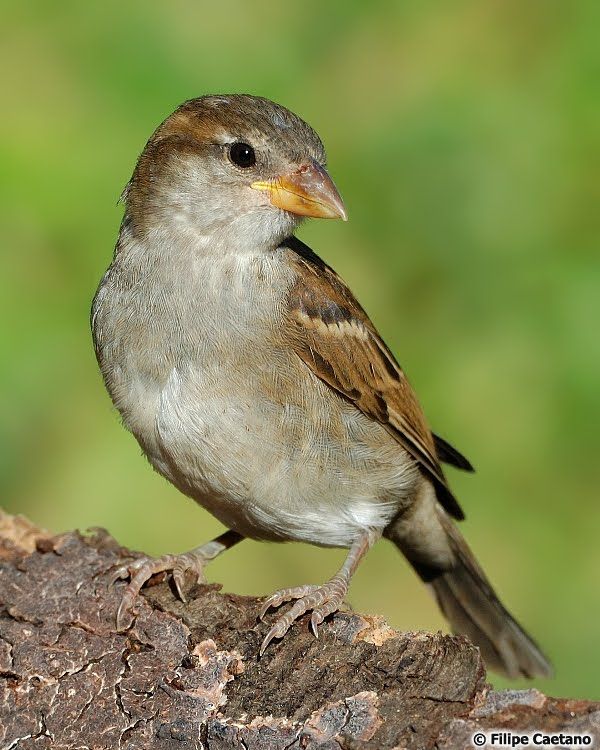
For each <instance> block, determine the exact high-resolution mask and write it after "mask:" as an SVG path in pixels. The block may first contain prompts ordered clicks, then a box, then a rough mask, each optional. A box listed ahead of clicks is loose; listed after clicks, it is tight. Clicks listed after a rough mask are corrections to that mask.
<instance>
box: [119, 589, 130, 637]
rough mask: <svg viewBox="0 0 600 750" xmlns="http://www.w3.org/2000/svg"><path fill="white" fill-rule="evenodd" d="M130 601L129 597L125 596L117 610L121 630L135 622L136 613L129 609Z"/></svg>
mask: <svg viewBox="0 0 600 750" xmlns="http://www.w3.org/2000/svg"><path fill="white" fill-rule="evenodd" d="M130 603H131V602H130V601H129V598H128V597H126V596H124V597H123V598H122V599H121V603H120V604H119V609H118V610H117V630H118V631H119V632H121V631H123V630H127V629H128V628H129V627H130V626H131V624H132V623H133V620H134V614H133V612H130V611H129V605H130Z"/></svg>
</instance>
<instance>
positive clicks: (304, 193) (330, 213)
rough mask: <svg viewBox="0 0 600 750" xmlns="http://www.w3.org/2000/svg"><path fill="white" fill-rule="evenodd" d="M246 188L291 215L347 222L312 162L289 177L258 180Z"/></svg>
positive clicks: (335, 193)
mask: <svg viewBox="0 0 600 750" xmlns="http://www.w3.org/2000/svg"><path fill="white" fill-rule="evenodd" d="M250 187H252V188H254V190H266V191H267V192H268V193H269V199H270V201H271V203H272V204H273V205H274V206H277V208H282V209H283V210H284V211H289V212H290V213H292V214H298V215H299V216H313V217H315V218H317V219H343V220H344V221H346V219H347V218H348V217H347V214H346V208H345V206H344V202H343V200H342V198H341V196H340V194H339V193H338V191H337V188H336V186H335V185H334V184H333V180H332V179H331V177H330V176H329V175H328V174H327V172H326V171H325V170H324V169H323V167H322V166H321V165H320V164H318V163H317V162H316V161H314V160H313V159H311V161H310V162H309V163H308V164H303V165H302V166H301V167H300V168H299V169H297V170H296V171H295V172H292V173H291V174H289V175H284V176H282V177H275V178H273V179H272V180H263V181H260V180H259V181H258V182H253V183H252V185H251V186H250Z"/></svg>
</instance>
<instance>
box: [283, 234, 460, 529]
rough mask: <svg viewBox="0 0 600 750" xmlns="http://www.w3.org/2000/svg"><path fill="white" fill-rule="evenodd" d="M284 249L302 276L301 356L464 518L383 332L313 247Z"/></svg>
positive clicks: (293, 308) (298, 310)
mask: <svg viewBox="0 0 600 750" xmlns="http://www.w3.org/2000/svg"><path fill="white" fill-rule="evenodd" d="M284 246H285V247H287V248H289V249H290V250H291V251H292V253H293V255H292V260H293V262H294V264H295V266H296V271H297V282H296V284H295V285H294V286H293V288H292V289H291V291H290V294H289V300H288V303H289V308H288V324H289V328H290V333H291V340H292V345H293V347H294V350H295V352H296V354H297V355H298V356H299V357H300V359H302V361H303V362H304V363H305V364H306V365H307V366H308V367H309V368H310V369H311V370H312V372H313V373H314V374H315V375H316V376H317V377H318V378H319V379H320V380H322V381H323V382H325V383H327V385H329V386H330V387H331V388H333V389H334V390H335V391H337V392H338V393H339V394H340V395H341V396H343V397H345V398H346V399H348V400H349V401H351V402H352V403H353V404H355V405H356V407H357V408H358V409H360V411H362V412H363V414H365V415H366V416H368V417H370V418H371V419H374V420H376V421H377V422H379V423H380V424H382V425H383V426H384V427H385V428H386V429H387V430H388V432H389V433H390V434H391V435H392V436H393V437H394V438H395V439H396V440H397V441H398V442H399V443H400V444H401V445H402V446H403V448H405V450H407V451H408V452H409V453H410V454H411V456H412V457H413V458H414V459H415V460H416V461H418V462H419V464H420V465H421V467H422V469H423V470H424V471H425V473H426V474H428V475H429V476H430V478H431V479H432V480H433V482H434V484H435V487H436V493H437V497H438V500H439V501H440V503H441V504H442V505H443V506H444V508H445V509H446V510H447V511H448V512H449V513H450V514H451V515H452V516H454V518H457V519H462V518H464V513H463V512H462V509H461V508H460V506H459V504H458V502H457V501H456V499H455V498H454V496H453V494H452V492H451V491H450V489H449V487H448V485H447V483H446V479H445V477H444V473H443V471H442V468H441V466H440V464H439V460H438V457H437V453H436V444H435V441H434V437H433V435H432V433H431V431H430V429H429V427H428V425H427V422H426V420H425V417H424V415H423V412H422V410H421V407H420V405H419V402H418V401H417V398H416V396H415V394H414V392H413V390H412V388H411V386H410V383H409V382H408V380H407V378H406V376H405V374H404V372H403V371H402V369H401V367H400V365H399V364H398V363H397V362H396V360H395V358H394V355H393V354H392V353H391V352H390V350H389V349H388V348H387V346H386V345H385V343H384V342H383V340H382V339H381V337H380V336H379V334H378V333H377V330H376V329H375V326H374V325H373V324H372V323H371V321H370V320H369V318H368V316H367V314H366V313H365V311H364V310H363V309H362V307H361V306H360V304H359V303H358V302H357V300H356V298H355V297H354V295H353V294H352V292H351V291H350V289H348V287H347V286H346V284H345V283H344V282H343V281H342V280H341V279H340V277H339V276H338V275H337V274H336V273H335V271H334V270H333V269H332V268H330V267H329V266H328V265H327V264H326V263H325V262H324V261H323V260H321V258H319V257H318V256H317V255H316V254H315V253H313V251H312V250H311V249H310V248H309V247H308V246H307V245H305V244H304V243H302V242H300V240H298V239H296V238H295V237H292V238H290V239H288V240H286V242H285V243H284ZM459 455H460V454H459Z"/></svg>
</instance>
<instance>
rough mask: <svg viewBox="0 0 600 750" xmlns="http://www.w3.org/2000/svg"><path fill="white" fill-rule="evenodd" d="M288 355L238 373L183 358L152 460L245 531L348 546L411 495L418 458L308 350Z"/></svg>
mask: <svg viewBox="0 0 600 750" xmlns="http://www.w3.org/2000/svg"><path fill="white" fill-rule="evenodd" d="M279 364H280V365H281V366H280V367H275V368H273V367H272V366H269V367H265V368H261V367H260V366H259V367H257V369H256V370H254V371H253V375H252V377H250V378H248V368H247V367H245V368H244V373H245V377H244V378H243V379H241V378H240V380H239V382H236V379H235V376H234V378H233V382H232V376H231V374H232V372H234V373H235V371H236V370H235V368H232V367H231V363H229V364H228V365H227V367H226V371H227V373H228V377H227V378H225V377H224V373H222V372H219V368H218V367H214V368H206V367H205V368H203V369H202V370H200V369H197V368H192V369H190V370H188V371H185V372H180V371H178V370H175V369H174V370H173V371H172V373H171V375H170V376H169V378H168V381H167V383H166V385H165V387H164V388H163V390H162V393H161V396H160V399H159V405H158V410H157V417H156V435H157V447H158V448H159V449H158V450H157V451H154V452H153V455H152V454H149V457H150V460H151V461H152V463H153V464H154V465H155V467H156V468H157V469H158V470H159V471H160V472H161V473H162V474H164V475H165V476H166V477H167V478H168V479H170V481H172V482H173V483H174V484H175V485H176V486H177V487H178V488H179V489H181V490H182V491H183V492H185V493H186V494H187V495H190V496H191V497H193V498H194V499H195V500H196V501H197V502H199V503H200V504H201V505H202V506H203V507H205V508H206V509H207V510H208V511H210V512H211V513H212V514H213V515H215V516H216V517H217V518H218V519H219V520H220V521H221V522H222V523H224V524H225V525H227V526H228V527H229V528H233V529H235V530H236V531H238V532H239V533H241V534H243V535H244V536H248V537H252V538H257V539H267V540H279V541H283V540H299V541H306V542H311V543H313V544H318V545H322V546H339V547H348V546H350V545H351V544H352V542H353V541H354V539H355V538H356V537H357V536H358V535H359V533H360V532H361V531H362V530H364V529H365V528H377V529H383V528H385V527H386V526H387V525H388V524H389V522H390V521H391V520H392V518H393V517H394V516H395V515H396V514H397V512H398V511H399V509H400V508H401V507H402V505H403V504H404V503H406V502H407V501H408V499H409V498H410V497H411V496H412V495H413V493H414V491H415V488H416V485H417V482H418V476H419V474H418V469H417V468H416V466H415V464H414V462H413V460H412V459H411V458H410V456H408V454H407V453H406V452H405V451H404V449H402V448H401V446H399V445H398V444H397V443H396V442H395V441H394V440H393V439H392V438H391V437H390V436H389V434H388V433H387V432H386V431H385V430H384V428H383V427H381V425H379V424H377V423H375V422H373V421H372V420H370V419H368V418H367V417H365V416H364V415H363V414H362V413H361V412H359V411H358V410H357V409H356V408H355V407H354V406H352V405H351V404H349V403H347V402H345V401H344V400H343V399H341V398H339V397H338V396H337V394H335V393H334V392H333V391H331V390H330V389H329V387H328V386H326V385H324V384H323V383H321V381H319V380H318V379H317V378H315V377H314V376H313V375H312V373H310V372H309V371H308V369H307V368H305V366H304V364H303V363H301V362H300V360H296V358H293V359H292V358H290V360H289V361H286V362H285V363H279ZM294 368H298V370H297V371H296V372H295V371H294ZM281 373H286V379H287V378H291V380H292V381H293V385H292V383H290V384H288V383H286V382H281V380H282V378H283V376H282V375H281ZM282 393H285V394H287V398H286V399H283V398H281V396H280V394H282Z"/></svg>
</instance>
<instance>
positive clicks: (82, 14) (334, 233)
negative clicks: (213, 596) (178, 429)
mask: <svg viewBox="0 0 600 750" xmlns="http://www.w3.org/2000/svg"><path fill="white" fill-rule="evenodd" d="M599 29H600V5H599V4H598V3H595V2H585V1H583V0H582V1H580V2H577V3H564V2H558V0H544V1H543V2H542V1H541V0H532V2H528V3H523V2H519V0H493V1H491V2H485V3H480V2H476V1H475V0H472V1H471V0H469V1H464V2H461V1H460V0H458V1H454V0H453V1H452V2H448V3H423V2H416V0H412V1H410V0H407V1H406V2H395V3H393V2H374V3H361V2H358V0H346V2H343V3H342V2H341V0H338V1H337V2H331V3H322V2H317V1H316V0H307V1H306V2H303V3H298V4H293V3H279V4H277V3H272V2H267V1H266V0H263V1H262V2H254V3H243V2H241V0H239V1H237V2H236V1H234V0H222V2H220V3H218V4H217V5H213V4H208V3H197V2H191V1H188V2H184V0H174V1H173V2H170V3H149V2H143V1H142V0H133V1H132V2H128V3H117V2H116V1H115V0H106V1H105V2H103V3H80V2H75V1H74V0H73V1H68V0H62V1H61V2H56V3H45V2H43V1H42V0H39V2H28V1H25V2H21V3H5V4H4V6H3V31H4V33H3V42H2V46H1V48H0V63H1V67H2V70H3V83H2V87H3V97H2V98H3V105H4V112H3V117H2V118H1V119H0V150H1V163H2V173H1V177H0V191H1V196H0V197H1V200H0V212H1V214H2V217H1V218H2V234H3V241H2V270H1V272H0V314H1V319H2V340H1V348H0V362H1V371H0V394H1V399H2V404H1V415H2V418H1V424H0V489H1V495H0V498H1V501H2V503H3V504H4V505H5V506H7V507H8V509H9V510H11V511H13V512H17V511H18V512H22V513H25V514H27V515H28V516H29V517H30V518H32V519H33V520H34V521H36V522H37V523H39V524H42V525H45V526H47V527H49V528H51V529H54V530H57V531H58V530H61V529H66V528H71V527H74V526H79V527H82V528H83V527H88V526H94V525H102V526H106V527H108V528H109V529H110V530H111V532H112V533H113V534H114V535H115V536H116V537H117V538H118V539H119V540H120V541H121V542H123V543H124V544H128V545H131V546H133V547H135V548H139V549H144V550H146V551H148V552H151V553H160V552H166V551H179V550H184V549H187V548H190V547H192V546H195V545H196V544H198V543H199V542H201V541H204V540H206V539H208V538H210V537H212V536H213V535H214V534H216V533H217V532H218V530H219V524H218V523H217V522H216V521H215V520H214V519H212V518H211V517H210V516H209V515H208V514H207V513H205V512H204V511H203V510H201V509H199V508H198V507H196V506H195V505H194V504H193V503H192V502H191V501H189V500H188V499H186V498H183V497H181V496H180V495H179V494H178V493H177V492H176V491H175V490H174V489H173V488H171V487H170V486H169V485H168V484H167V483H166V482H165V481H164V480H162V479H161V478H160V477H158V475H156V474H154V473H153V472H152V471H151V470H150V468H149V467H148V465H147V463H146V462H145V461H144V460H143V459H142V458H141V457H140V451H139V448H138V447H137V445H136V443H135V441H134V440H133V438H132V437H131V436H129V435H128V434H127V433H126V432H125V431H124V430H123V429H122V428H121V427H120V426H119V423H118V419H117V416H116V414H115V413H114V411H113V410H112V408H111V405H110V403H109V399H108V397H107V396H106V394H105V392H104V389H103V386H102V383H101V380H100V376H99V374H98V372H97V368H96V363H95V360H94V355H93V352H92V346H91V341H90V334H89V328H88V311H89V305H90V300H91V298H92V296H93V293H94V291H95V287H96V285H97V282H98V280H99V278H100V276H101V274H102V272H103V270H104V268H105V267H106V266H107V264H108V262H109V259H110V256H111V252H112V246H113V243H114V241H115V237H116V234H117V230H118V226H119V220H120V216H121V208H118V207H116V205H115V204H116V200H117V198H118V196H119V193H120V191H121V189H122V187H123V186H124V185H125V183H126V182H127V180H128V178H129V176H130V173H131V171H132V168H133V165H134V162H135V158H136V155H137V153H139V151H140V149H141V148H142V147H143V144H144V143H145V140H146V139H147V137H148V136H149V135H150V133H151V132H152V130H153V129H154V127H155V126H156V125H157V124H158V123H159V122H160V121H161V120H162V119H163V118H164V117H165V116H166V115H167V114H169V113H170V112H171V111H172V110H173V109H174V108H175V107H176V106H177V104H178V103H179V102H181V101H183V100H184V99H187V98H190V97H192V96H197V95H200V94H202V93H208V92H211V93H221V92H232V91H233V92H240V91H243V92H250V93H255V94H261V95H264V96H268V97H270V98H272V99H275V100H277V101H279V102H281V103H282V104H285V105H286V106H288V107H290V108H291V109H293V110H294V111H296V112H298V113H299V114H301V115H302V116H303V117H304V118H305V119H307V120H308V121H309V122H310V123H311V124H312V125H313V126H314V127H315V128H316V129H317V130H318V132H319V133H320V134H321V136H322V137H323V140H324V141H325V143H326V145H327V147H328V152H329V164H330V169H331V172H332V174H333V176H334V178H335V180H336V182H337V184H338V186H339V187H340V189H341V192H342V194H343V195H344V196H345V199H346V202H347V206H348V208H349V213H350V222H349V223H348V224H343V223H341V222H337V223H333V222H332V223H328V222H313V223H312V224H310V225H307V226H306V227H305V228H304V229H303V230H302V232H301V236H302V237H303V239H304V240H305V241H307V242H309V243H310V244H311V245H312V246H313V247H314V248H315V250H316V251H317V252H319V253H320V254H321V255H323V256H324V257H325V258H326V260H327V261H329V262H330V263H332V264H333V265H334V266H335V267H336V268H337V270H338V271H339V272H340V273H341V274H342V275H343V276H344V277H345V278H346V279H347V281H348V282H349V283H350V284H351V286H352V287H353V288H354V289H355V291H356V292H357V293H358V295H359V298H360V299H361V301H362V302H363V304H364V305H365V306H366V307H367V309H368V310H369V311H370V313H371V315H372V317H373V319H374V321H375V322H376V324H377V325H378V326H379V327H380V329H381V331H382V333H383V335H384V336H385V338H386V339H387V341H388V343H389V344H390V346H391V347H392V349H393V350H394V351H395V352H396V353H397V354H398V356H399V359H400V361H401V363H402V364H403V366H404V367H405V368H406V369H407V371H408V372H409V375H410V377H411V380H412V382H413V383H414V385H415V386H416V388H417V391H418V393H419V394H420V397H421V400H422V403H423V404H424V406H425V409H426V412H427V414H428V416H429V419H430V421H431V423H432V425H433V426H434V427H435V428H436V429H437V430H438V431H439V432H441V433H442V434H443V435H445V436H446V437H447V438H448V439H450V440H451V441H452V442H454V443H455V444H456V445H457V447H458V448H459V449H461V450H463V451H464V452H465V453H466V454H467V455H468V456H469V457H470V458H471V459H472V460H473V462H474V463H475V465H476V466H477V469H478V473H477V474H476V475H475V476H474V477H471V476H466V475H460V474H459V473H457V472H451V474H452V475H451V480H452V482H453V485H454V487H455V489H456V491H457V494H458V496H459V497H460V498H461V500H462V503H463V505H464V507H465V509H466V511H467V514H468V520H467V522H466V523H465V524H464V526H463V529H464V531H465V533H466V535H467V537H468V539H469V540H470V542H471V544H472V546H473V548H474V550H475V551H476V552H477V554H478V556H479V557H480V559H481V561H482V563H483V565H484V567H485V568H486V569H487V570H488V572H489V574H490V577H491V578H492V580H493V581H494V582H495V584H496V586H497V588H498V590H499V592H500V593H501V595H502V597H503V598H504V599H505V601H506V603H507V604H508V606H509V607H510V608H511V609H512V610H513V611H514V612H515V613H516V614H517V616H518V617H519V619H521V620H522V621H523V623H524V624H525V625H526V626H527V627H528V628H529V629H530V630H531V632H532V633H533V634H534V635H535V637H536V638H537V639H538V640H539V641H540V643H541V644H542V645H543V646H544V648H545V649H546V650H547V651H548V653H549V654H550V656H551V657H552V659H553V661H554V663H555V666H556V678H555V680H553V681H547V682H540V683H539V686H540V687H542V688H543V689H545V690H547V691H549V692H551V693H554V694H568V695H572V696H585V697H596V698H599V697H600V680H599V678H598V675H599V674H600V647H599V646H598V643H599V638H598V636H599V635H600V633H599V625H598V623H599V622H600V595H599V587H598V576H599V571H600V544H599V542H598V539H599V530H600V505H599V503H598V479H599V477H598V449H599V447H600V446H599V441H598V435H597V432H598V424H599V423H600V399H599V397H598V387H599V382H600V350H599V346H598V332H597V326H598V322H599V320H600V259H599V253H598V238H599V229H600V226H599V221H598V205H599V199H600V180H599V179H598V173H599V172H598V167H599V164H598V155H599V148H598V146H599V133H600V106H599V97H598V81H599V80H600V52H599V50H600V32H599ZM342 556H343V553H342V552H341V551H339V550H333V551H332V550H319V549H316V548H312V547H307V546H303V545H293V544H292V545H277V546H274V545H266V544H262V545H261V544H258V543H255V542H246V543H245V544H243V545H240V546H239V547H237V548H235V549H234V550H232V551H231V552H230V553H228V554H227V555H226V556H224V557H223V558H221V559H220V560H218V561H217V562H216V563H215V564H214V567H212V568H211V570H210V575H211V577H214V578H215V579H217V580H220V581H222V582H223V583H224V586H225V587H226V588H227V589H230V590H231V589H233V590H236V591H240V592H248V593H252V594H259V593H265V592H270V591H271V590H273V589H275V588H276V587H281V586H288V585H292V584H295V583H301V582H308V581H322V580H324V579H325V578H326V577H328V576H329V574H331V573H332V572H333V571H334V569H335V568H336V566H337V564H338V562H339V561H340V560H341V558H342ZM350 599H351V602H352V603H353V605H354V606H356V607H357V608H360V609H364V610H367V611H372V612H381V613H383V614H384V615H385V616H386V617H387V618H389V620H390V621H391V622H392V623H393V624H394V625H396V626H399V627H402V628H407V629H408V628H411V629H418V628H438V627H444V625H443V621H442V619H441V617H440V616H439V615H438V613H437V611H436V608H435V606H434V604H433V602H432V601H430V599H429V597H428V595H427V593H426V592H425V588H424V587H423V586H422V584H420V583H419V582H418V581H417V580H416V578H415V576H414V575H413V574H412V572H411V571H410V570H409V569H408V566H407V565H405V564H404V563H403V561H402V560H401V559H400V557H399V555H398V554H397V553H396V552H395V550H394V549H393V548H392V547H391V546H390V545H388V544H386V543H381V544H380V545H378V546H377V547H376V549H375V550H373V552H372V553H371V554H370V555H369V557H368V559H367V560H366V562H365V563H364V564H363V566H362V567H361V569H360V570H359V572H358V574H357V576H356V579H355V581H354V584H353V586H352V589H351V596H350ZM497 684H505V683H502V681H500V680H498V681H497Z"/></svg>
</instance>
